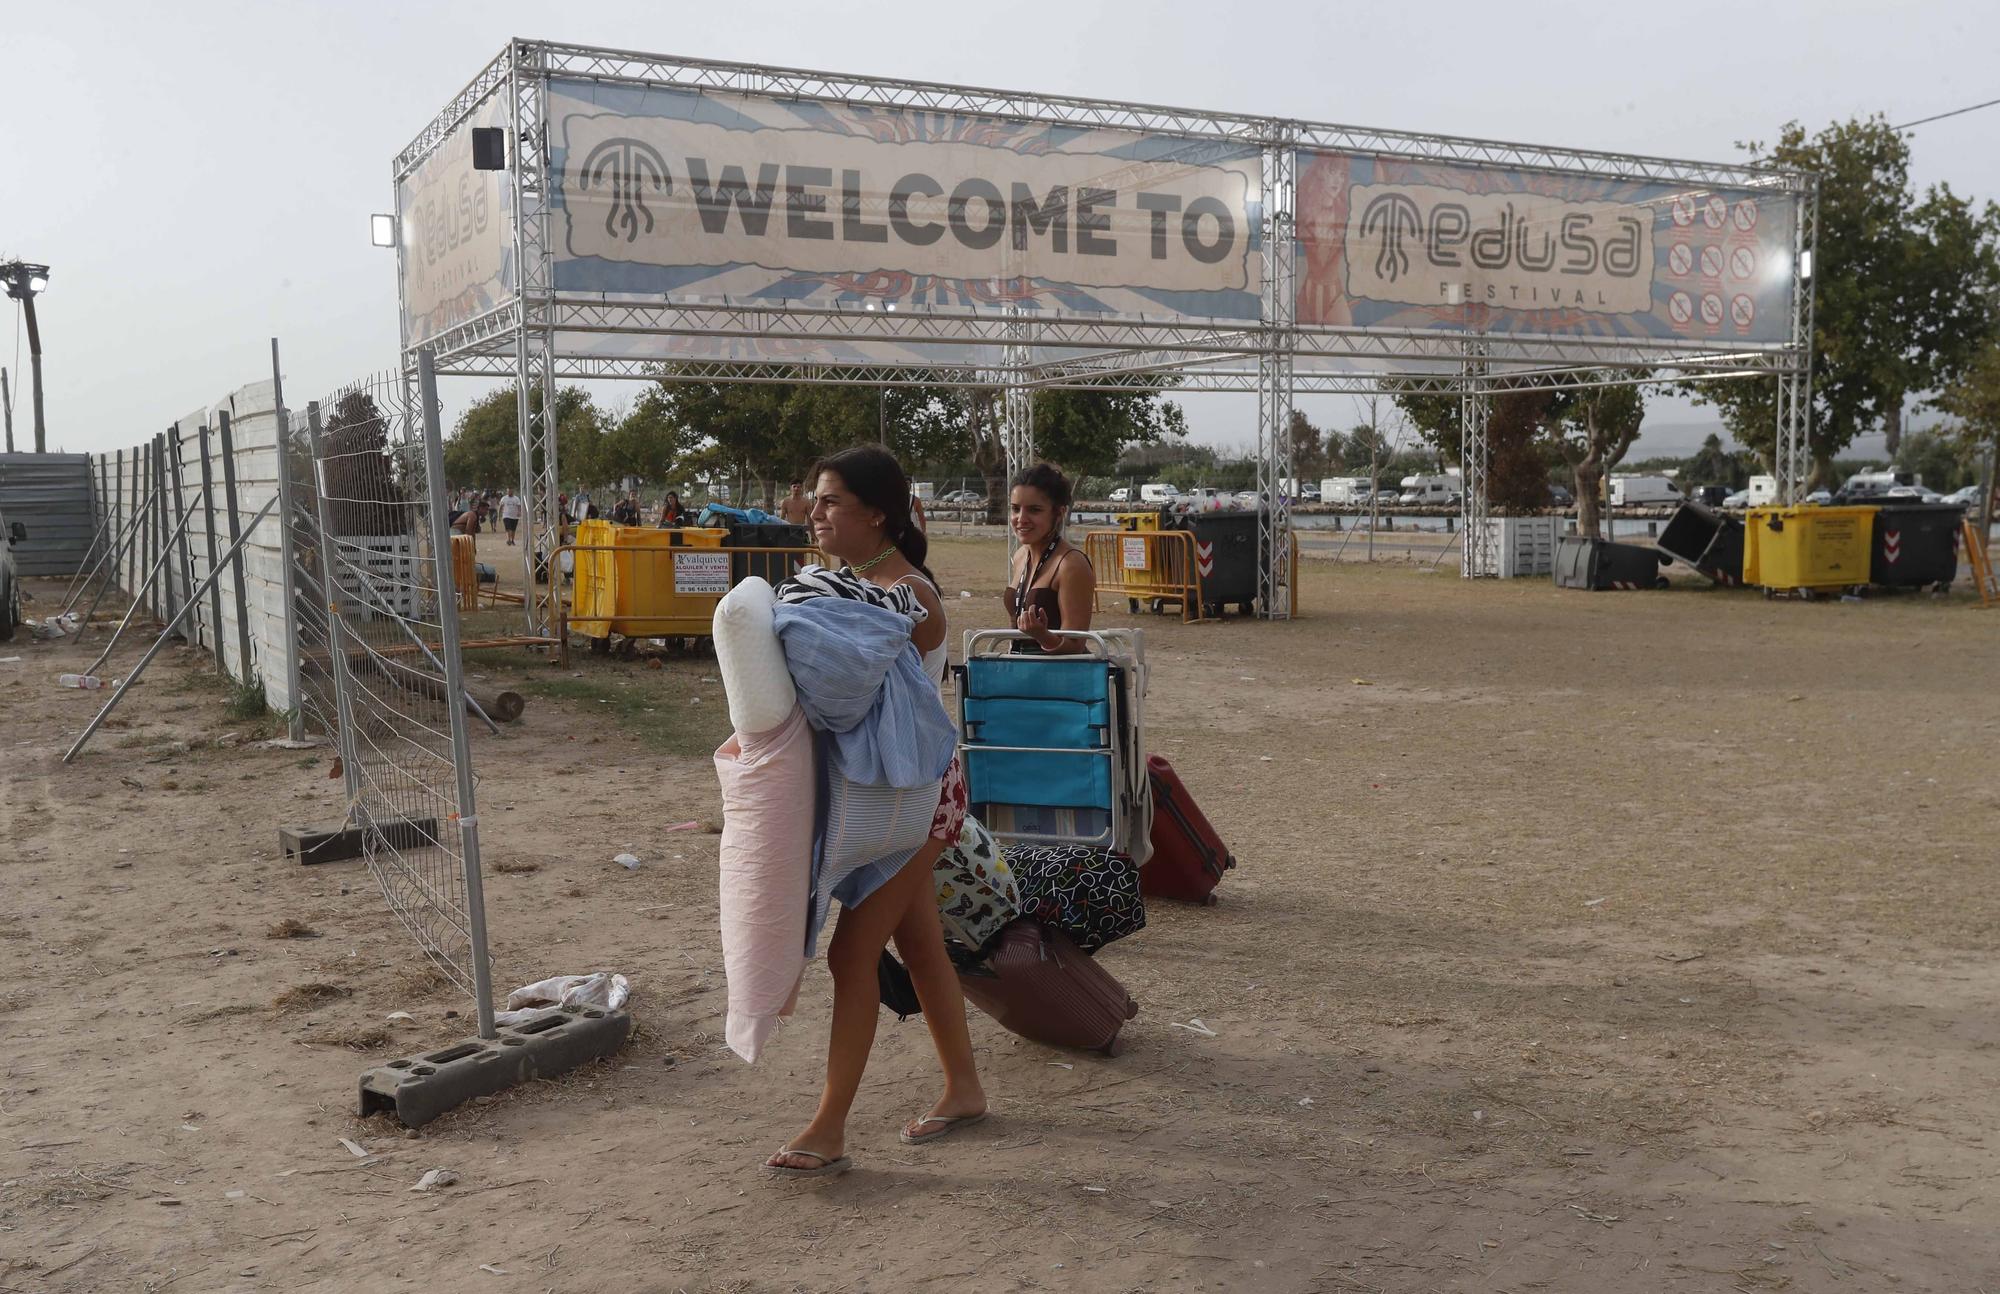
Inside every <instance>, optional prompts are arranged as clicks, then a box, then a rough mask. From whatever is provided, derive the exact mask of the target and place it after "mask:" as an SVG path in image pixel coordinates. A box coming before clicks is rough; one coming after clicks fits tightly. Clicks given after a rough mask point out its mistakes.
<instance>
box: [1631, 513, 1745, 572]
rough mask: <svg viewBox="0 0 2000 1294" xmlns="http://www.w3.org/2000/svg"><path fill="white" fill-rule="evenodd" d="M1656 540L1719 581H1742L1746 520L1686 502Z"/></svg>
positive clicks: (1679, 558) (1681, 558)
mask: <svg viewBox="0 0 2000 1294" xmlns="http://www.w3.org/2000/svg"><path fill="white" fill-rule="evenodd" d="M1653 542H1654V543H1655V544H1656V545H1658V547H1659V549H1660V551H1662V552H1664V553H1668V554H1670V555H1671V556H1673V557H1675V558H1677V559H1678V560H1680V561H1683V562H1685V563H1687V564H1688V565H1689V566H1692V567H1694V569H1696V570H1697V571H1700V572H1701V573H1702V574H1703V575H1706V576H1707V577H1708V578H1709V579H1711V580H1714V581H1715V582H1716V583H1717V584H1741V583H1742V582H1743V522H1742V521H1741V520H1739V519H1737V518H1735V517H1731V516H1727V515H1725V514H1723V513H1720V512H1716V511H1714V510H1713V509H1711V508H1707V507H1704V506H1703V505H1701V504H1699V503H1683V504H1682V505H1681V506H1680V507H1679V508H1678V509H1676V510H1675V511H1674V515H1673V517H1672V518H1671V519H1670V520H1669V521H1668V522H1667V528H1666V529H1665V530H1663V531H1661V532H1660V537H1659V538H1658V539H1656V540H1654V541H1653Z"/></svg>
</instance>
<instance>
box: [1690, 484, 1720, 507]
mask: <svg viewBox="0 0 2000 1294" xmlns="http://www.w3.org/2000/svg"><path fill="white" fill-rule="evenodd" d="M1728 497H1729V487H1728V486H1726V485H1697V486H1695V487H1694V488H1693V489H1692V490H1689V491H1688V501H1689V502H1690V503H1699V504H1701V505H1702V506H1703V507H1708V508H1719V507H1723V506H1726V505H1725V504H1724V502H1723V501H1724V500H1725V499H1727V498H1728Z"/></svg>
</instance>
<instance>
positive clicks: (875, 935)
mask: <svg viewBox="0 0 2000 1294" xmlns="http://www.w3.org/2000/svg"><path fill="white" fill-rule="evenodd" d="M813 478H814V480H815V481H816V483H817V484H816V489H815V493H814V498H813V506H812V529H813V539H814V542H815V543H817V545H818V546H819V549H820V551H822V552H824V553H826V554H827V555H828V556H830V557H834V558H838V559H839V560H840V561H841V562H843V563H844V564H845V565H846V567H847V571H848V572H849V573H850V574H852V575H855V576H858V577H860V578H861V579H864V580H866V581H868V582H869V583H871V584H873V585H875V586H876V587H877V588H880V589H883V590H893V589H896V588H897V587H898V586H907V587H908V588H909V590H910V591H911V592H912V593H913V594H914V595H915V597H916V600H917V601H918V602H919V603H920V604H921V605H922V606H923V608H924V610H925V612H926V613H927V618H926V619H925V620H924V621H923V622H922V623H921V624H916V623H913V624H912V626H911V631H910V639H911V641H912V642H913V643H914V644H915V646H916V648H917V650H918V652H919V653H921V655H922V658H923V669H924V673H925V674H926V675H927V676H928V677H929V678H930V679H931V680H932V681H933V682H934V683H936V684H937V686H938V689H939V704H940V705H942V704H943V687H944V674H945V670H946V669H947V667H948V665H949V662H950V649H949V647H948V645H947V641H946V626H945V615H944V604H943V601H942V600H941V599H940V598H939V596H938V591H937V583H936V581H935V580H934V579H932V578H931V575H930V572H929V571H928V570H927V569H926V568H925V566H924V558H925V556H926V554H927V553H928V551H929V543H928V541H927V540H926V539H925V538H924V533H923V531H922V530H921V529H919V528H918V527H917V525H916V524H915V523H914V521H913V520H912V518H911V515H910V498H911V495H910V482H909V478H908V477H907V476H906V475H905V474H904V472H903V469H902V466H901V465H900V464H898V463H897V462H896V459H895V456H894V455H892V454H891V453H890V452H889V451H888V450H886V449H884V448H882V447H881V446H879V445H864V446H860V447H857V448H855V449H849V450H844V451H842V452H841V453H838V454H835V455H833V456H832V457H831V458H828V459H825V460H823V461H822V462H821V463H820V464H819V465H818V467H816V468H815V469H814V471H813ZM965 803H966V799H965V776H964V773H963V771H962V770H961V769H960V766H959V763H958V761H957V760H956V759H953V761H952V764H951V767H950V769H949V770H948V771H947V772H946V773H945V775H944V779H943V781H942V783H941V784H940V786H939V794H938V807H937V813H936V816H935V818H934V819H933V820H932V824H931V832H930V838H929V839H928V840H927V841H925V843H924V846H923V848H921V849H919V850H918V851H917V853H916V855H915V856H914V857H912V858H911V859H910V860H909V861H908V862H907V863H905V864H903V866H902V868H901V869H900V870H899V871H897V872H896V873H895V874H894V875H892V876H890V877H888V878H887V879H886V880H880V879H879V878H877V879H878V881H879V884H878V887H877V888H875V889H874V890H873V891H872V892H870V893H867V894H862V895H854V894H843V893H841V892H840V891H835V893H836V895H837V896H838V897H840V899H841V911H840V917H839V920H838V922H837V923H836V924H835V926H834V931H833V938H832V940H831V941H830V942H829V943H828V945H827V950H826V961H827V968H828V969H829V970H830V971H832V973H833V1033H832V1037H831V1039H830V1040H829V1042H828V1044H827V1057H826V1086H825V1088H824V1090H823V1091H822V1092H821V1094H820V1102H819V1110H818V1112H817V1113H816V1114H814V1115H813V1119H812V1122H811V1123H809V1124H807V1125H806V1127H805V1129H804V1131H802V1132H800V1133H799V1134H798V1135H797V1136H795V1137H793V1138H792V1139H791V1140H790V1141H788V1142H786V1143H785V1146H784V1148H783V1149H781V1150H779V1151H778V1152H777V1153H776V1154H774V1155H772V1156H771V1157H770V1158H769V1159H768V1160H766V1161H765V1168H766V1169H768V1170H769V1171H770V1172H772V1173H774V1174H777V1175H780V1176H785V1177H820V1176H831V1175H834V1174H838V1173H843V1172H846V1171H847V1170H848V1169H849V1168H850V1167H852V1166H853V1165H852V1161H851V1160H850V1159H849V1158H848V1157H847V1154H846V1137H847V1115H848V1111H849V1109H850V1108H851V1107H852V1106H853V1104H854V1094H855V1092H856V1091H857V1090H858V1089H859V1088H860V1086H861V1074H862V1071H863V1069H864V1068H865V1067H866V1066H867V1064H868V1053H869V1050H870V1049H871V1048H872V1047H873V1046H874V1042H875V1023H876V1018H877V1016H878V1014H879V1013H880V1010H881V1004H880V999H879V987H878V980H877V976H876V969H877V965H878V963H879V961H880V960H881V955H882V950H883V948H884V947H886V946H887V944H888V942H889V940H890V939H891V938H892V937H893V938H894V939H895V941H896V952H897V954H898V955H899V956H900V957H901V958H902V961H903V964H904V966H905V967H906V968H907V969H908V970H909V973H910V978H911V980H912V981H913V982H914V984H915V986H916V990H917V998H918V1000H919V1001H920V1002H921V1003H922V1004H923V1016H924V1023H925V1024H926V1025H927V1026H929V1028H930V1031H931V1040H932V1042H933V1043H934V1044H935V1045H936V1047H937V1053H938V1062H939V1064H940V1066H941V1067H942V1068H943V1070H944V1093H943V1095H941V1096H939V1097H938V1099H937V1100H936V1101H935V1102H933V1103H932V1105H931V1107H930V1109H929V1110H928V1111H927V1112H926V1113H925V1114H924V1115H923V1116H921V1117H919V1118H915V1119H912V1120H910V1121H909V1122H908V1123H906V1124H904V1125H903V1130H902V1140H903V1141H904V1142H905V1143H907V1144H910V1145H916V1144H920V1143H923V1142H930V1141H936V1140H938V1139H939V1138H941V1137H945V1136H949V1135H950V1134H951V1133H953V1132H955V1131H957V1130H958V1129H959V1128H962V1127H966V1126H968V1125H970V1124H972V1123H976V1122H978V1121H979V1120H981V1119H983V1118H985V1117H986V1093H985V1091H984V1090H983V1089H982V1088H981V1087H980V1084H979V1073H978V1071H977V1069H976V1068H975V1066H974V1064H973V1059H972V1039H971V1036H970V1034H969V1032H968V1031H967V1029H966V1023H965V999H964V996H963V995H962V993H961V992H960V990H959V986H958V976H957V973H956V972H955V971H954V970H953V968H952V964H951V959H950V958H949V957H948V956H947V955H946V953H945V948H944V931H943V927H942V926H941V925H940V924H939V922H938V913H937V901H936V897H935V894H934V891H933V888H932V879H931V869H932V867H933V865H934V864H935V863H936V862H937V859H938V855H939V854H941V853H943V852H944V848H945V846H946V845H947V844H949V843H951V842H953V841H955V840H957V839H958V832H959V827H960V825H961V824H962V823H963V822H964V820H965Z"/></svg>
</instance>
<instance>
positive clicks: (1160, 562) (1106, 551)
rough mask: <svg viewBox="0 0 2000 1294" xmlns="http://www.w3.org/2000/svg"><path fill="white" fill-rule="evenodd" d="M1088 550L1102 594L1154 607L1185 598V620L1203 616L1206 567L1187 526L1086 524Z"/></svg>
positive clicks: (1135, 606) (1130, 604) (1129, 603)
mask: <svg viewBox="0 0 2000 1294" xmlns="http://www.w3.org/2000/svg"><path fill="white" fill-rule="evenodd" d="M1083 555H1084V556H1085V557H1086V558H1088V559H1089V560H1090V565H1091V568H1092V569H1093V570H1094V571H1096V573H1097V596H1098V597H1099V598H1103V597H1106V596H1110V597H1122V598H1124V599H1125V600H1126V604H1127V606H1128V607H1129V609H1131V610H1133V611H1137V610H1138V609H1139V604H1140V603H1141V602H1146V603H1150V604H1151V606H1152V609H1153V610H1154V611H1155V612H1159V611H1161V610H1163V609H1164V608H1165V606H1166V604H1167V603H1169V602H1178V603H1180V604H1181V623H1183V624H1189V623H1192V622H1194V621H1196V620H1199V619H1201V618H1202V597H1201V572H1200V569H1199V568H1198V567H1197V566H1196V564H1195V556H1194V536H1193V535H1191V534H1189V533H1188V532H1187V531H1185V530H1086V531H1085V532H1084V534H1083Z"/></svg>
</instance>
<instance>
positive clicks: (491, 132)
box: [472, 126, 507, 171]
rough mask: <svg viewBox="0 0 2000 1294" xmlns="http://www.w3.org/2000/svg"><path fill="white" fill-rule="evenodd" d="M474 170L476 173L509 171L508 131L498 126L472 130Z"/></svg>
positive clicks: (475, 127)
mask: <svg viewBox="0 0 2000 1294" xmlns="http://www.w3.org/2000/svg"><path fill="white" fill-rule="evenodd" d="M472 169H473V170H475V171H504V170H506V169H507V132H506V131H504V130H502V129H501V128H500V127H498V126H474V127H473V128H472Z"/></svg>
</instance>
